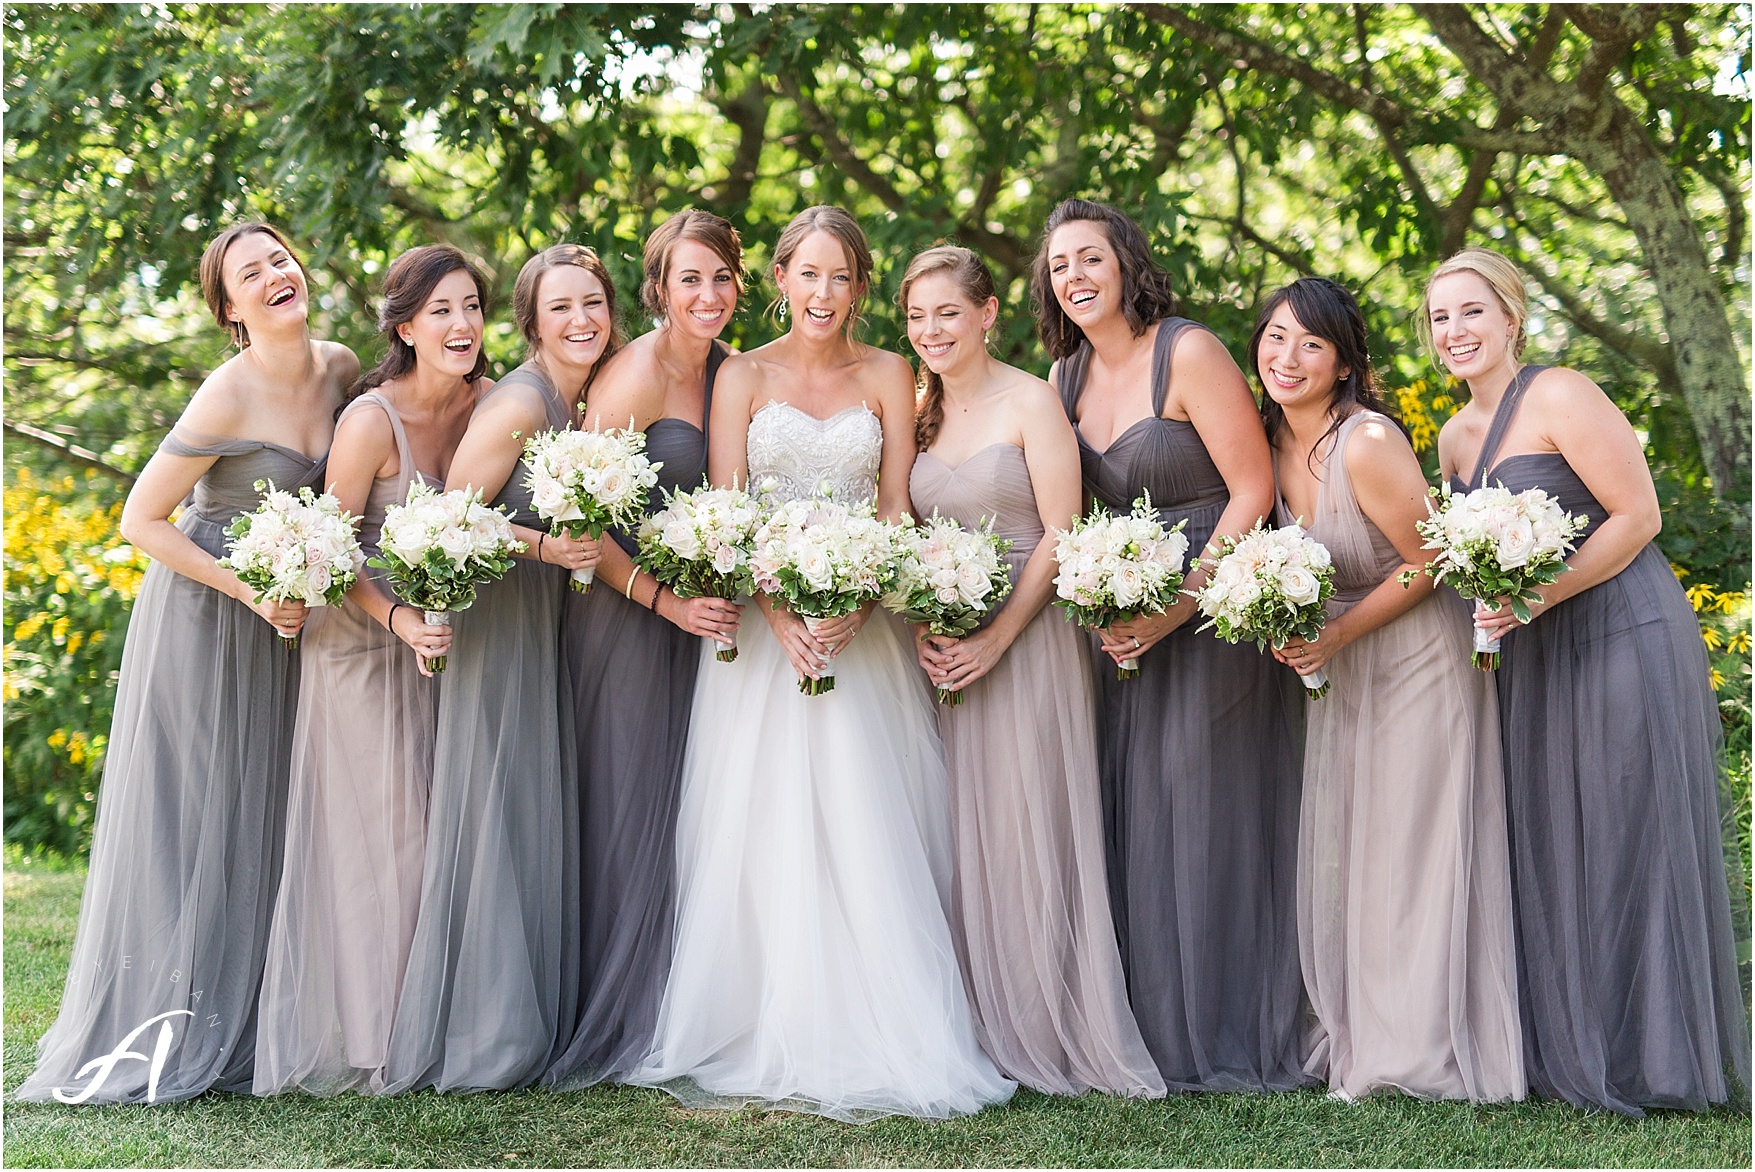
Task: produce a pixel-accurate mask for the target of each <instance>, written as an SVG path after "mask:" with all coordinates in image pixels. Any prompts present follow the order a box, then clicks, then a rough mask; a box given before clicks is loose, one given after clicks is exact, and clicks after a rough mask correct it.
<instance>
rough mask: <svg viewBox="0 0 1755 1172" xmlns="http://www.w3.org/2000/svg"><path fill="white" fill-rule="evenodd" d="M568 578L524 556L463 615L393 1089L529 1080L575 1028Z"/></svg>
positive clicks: (396, 1041) (401, 1006)
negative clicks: (563, 656) (563, 659)
mask: <svg viewBox="0 0 1755 1172" xmlns="http://www.w3.org/2000/svg"><path fill="white" fill-rule="evenodd" d="M566 582H567V575H566V572H565V571H564V570H561V569H559V568H558V567H555V566H546V565H539V564H537V563H534V562H531V561H528V560H519V561H517V562H515V563H513V566H512V569H511V571H510V572H508V573H507V575H506V576H505V577H504V578H502V579H500V580H499V581H498V582H493V583H490V584H488V585H486V586H484V587H482V588H481V591H480V593H479V594H478V596H477V598H476V602H475V605H474V606H472V607H470V608H469V609H468V610H463V611H459V612H457V614H456V615H455V617H454V619H453V624H452V638H451V652H450V655H449V657H448V662H447V664H446V669H445V673H444V680H443V682H442V684H441V685H440V690H439V692H440V699H439V715H438V727H437V732H436V734H435V748H434V753H433V786H432V794H431V797H430V799H429V802H428V822H427V852H426V863H425V867H424V870H423V872H422V876H421V896H420V913H419V917H418V919H417V921H416V924H415V930H414V941H413V943H412V945H411V946H410V950H409V959H408V966H407V969H406V972H405V974H404V977H403V981H402V994H401V997H400V1000H399V1001H398V1003H397V1007H396V1020H395V1024H394V1025H393V1026H392V1028H391V1034H390V1054H389V1058H388V1060H387V1062H386V1068H385V1088H384V1089H385V1090H387V1091H389V1092H392V1093H395V1092H400V1091H406V1090H412V1089H415V1088H419V1087H425V1086H433V1087H437V1088H438V1089H439V1090H442V1091H449V1090H458V1091H468V1090H490V1089H493V1090H498V1089H505V1088H508V1087H517V1086H522V1085H524V1084H526V1083H530V1082H533V1081H535V1080H536V1079H537V1078H539V1077H541V1075H542V1073H543V1072H544V1071H546V1070H547V1069H548V1068H549V1066H550V1065H551V1064H552V1063H553V1061H554V1059H555V1058H556V1057H557V1056H558V1055H559V1052H560V1047H561V1046H564V1045H565V1043H566V1040H567V1039H568V1038H570V1037H571V1036H572V1033H573V1025H574V1017H575V1015H576V1013H577V1012H578V998H579V907H578V900H577V896H576V892H577V891H578V888H579V871H578V868H579V839H578V825H579V814H578V805H577V794H576V792H575V791H574V788H573V785H574V782H573V778H574V769H573V763H572V755H573V727H572V696H571V688H570V687H569V686H568V684H567V681H566V677H565V676H564V675H562V673H561V671H560V651H559V647H558V645H557V644H558V641H559V637H560V615H561V596H562V594H563V592H564V591H565V590H566V589H567V584H566Z"/></svg>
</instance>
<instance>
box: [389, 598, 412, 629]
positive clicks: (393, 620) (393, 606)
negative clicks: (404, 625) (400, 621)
mask: <svg viewBox="0 0 1755 1172" xmlns="http://www.w3.org/2000/svg"><path fill="white" fill-rule="evenodd" d="M407 605H408V603H406V602H392V603H391V604H390V613H389V614H387V615H385V616H384V629H385V630H386V631H389V632H390V633H391V634H392V635H394V634H396V608H397V607H399V606H407Z"/></svg>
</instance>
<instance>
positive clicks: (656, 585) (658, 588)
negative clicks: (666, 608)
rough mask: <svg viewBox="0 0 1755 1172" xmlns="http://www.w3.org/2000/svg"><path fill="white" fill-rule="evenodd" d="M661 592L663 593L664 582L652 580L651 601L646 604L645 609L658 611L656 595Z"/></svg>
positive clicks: (654, 612) (655, 612)
mask: <svg viewBox="0 0 1755 1172" xmlns="http://www.w3.org/2000/svg"><path fill="white" fill-rule="evenodd" d="M662 593H664V583H663V582H653V583H652V601H651V602H650V603H648V604H647V605H646V609H647V610H649V611H651V612H652V613H653V614H657V613H658V596H659V595H660V594H662Z"/></svg>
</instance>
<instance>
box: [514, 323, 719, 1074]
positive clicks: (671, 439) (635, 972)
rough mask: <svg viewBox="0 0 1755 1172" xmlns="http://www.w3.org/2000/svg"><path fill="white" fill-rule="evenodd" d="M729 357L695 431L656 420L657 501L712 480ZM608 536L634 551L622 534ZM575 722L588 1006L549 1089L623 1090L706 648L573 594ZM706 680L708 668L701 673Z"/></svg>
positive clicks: (592, 596) (596, 595)
mask: <svg viewBox="0 0 1755 1172" xmlns="http://www.w3.org/2000/svg"><path fill="white" fill-rule="evenodd" d="M729 353H730V351H729V350H727V349H726V348H725V347H724V346H722V345H720V344H718V343H715V344H714V346H713V350H712V352H711V354H710V355H709V357H708V359H707V381H706V387H705V390H704V392H703V397H702V405H701V426H700V427H696V426H695V425H694V424H692V423H690V422H688V421H687V420H684V419H674V418H665V419H659V420H655V421H654V422H653V424H652V426H650V427H648V428H647V429H646V454H647V456H649V457H650V458H651V459H653V460H658V461H662V462H663V464H664V467H663V468H661V469H659V471H658V487H657V488H656V489H654V490H653V492H652V494H651V496H650V498H649V500H648V508H647V511H648V512H655V511H657V510H658V509H661V508H663V507H664V500H663V496H662V492H674V491H677V490H679V489H683V490H686V489H693V488H698V487H699V486H700V484H701V478H702V477H703V476H704V475H706V472H707V433H706V428H707V421H708V417H709V415H710V413H711V411H712V406H713V380H714V378H715V376H716V375H717V374H718V373H719V365H720V363H722V362H724V361H725V357H726V355H727V354H729ZM612 536H613V537H614V538H615V540H616V541H617V542H619V543H620V544H621V545H622V547H623V548H624V549H626V550H627V551H628V552H629V553H630V554H632V553H633V552H634V542H632V541H631V540H629V538H628V537H627V535H625V534H621V533H613V534H612ZM561 647H562V659H563V661H564V663H565V671H566V673H567V675H568V677H569V679H570V680H571V683H572V691H573V702H574V711H575V712H576V713H577V723H576V725H575V734H574V735H575V743H576V745H577V760H578V768H579V774H578V787H579V816H580V826H579V853H580V869H581V873H582V874H581V880H580V886H579V888H578V889H577V891H576V892H575V893H574V898H575V899H576V900H577V902H578V904H579V908H580V915H581V924H580V940H581V948H582V951H581V957H580V964H581V968H580V978H579V993H580V997H581V999H582V1002H583V1004H582V1006H581V1008H580V1014H579V1024H578V1028H577V1029H576V1030H575V1031H574V1033H573V1036H572V1040H571V1042H570V1043H569V1044H568V1046H567V1048H566V1050H565V1052H564V1053H562V1055H561V1057H560V1058H559V1059H558V1060H557V1061H556V1062H555V1064H554V1066H553V1067H552V1068H551V1069H550V1070H549V1072H548V1074H547V1075H545V1076H544V1079H543V1081H544V1082H546V1083H549V1084H551V1085H560V1086H565V1087H580V1086H588V1085H590V1084H591V1083H595V1082H600V1081H602V1080H604V1079H620V1078H622V1077H623V1076H625V1075H627V1074H629V1073H631V1072H632V1071H633V1070H634V1068H635V1067H636V1066H638V1065H639V1062H640V1059H641V1058H643V1057H644V1056H645V1054H646V1051H647V1050H648V1049H649V1048H650V1047H651V1044H652V1034H653V1030H654V1029H655V1028H656V1026H657V1023H658V1004H659V1001H660V1000H661V999H662V998H663V996H664V980H665V976H666V975H667V974H668V973H669V971H670V936H671V923H672V919H673V915H674V912H675V907H674V904H675V899H676V813H677V801H678V796H679V794H680V790H681V785H682V762H683V749H684V748H685V747H686V746H687V744H688V734H689V712H690V710H691V709H692V708H693V706H694V697H695V672H696V670H697V669H698V668H699V666H700V663H701V640H700V638H699V636H696V635H691V634H689V633H688V632H687V631H684V630H683V629H682V628H680V627H678V626H676V624H674V623H672V622H671V621H670V620H669V619H665V618H660V617H659V616H658V615H656V614H654V613H653V612H652V611H650V610H648V609H646V607H644V606H642V605H641V604H640V603H638V602H631V601H629V600H628V598H627V596H626V595H623V594H621V593H619V592H618V591H616V590H615V589H614V588H613V587H609V588H599V589H595V590H592V591H591V592H590V593H589V594H580V593H578V592H576V591H568V593H567V601H566V605H565V608H564V614H563V617H562V621H561ZM709 670H711V668H709Z"/></svg>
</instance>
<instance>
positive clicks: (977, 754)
mask: <svg viewBox="0 0 1755 1172" xmlns="http://www.w3.org/2000/svg"><path fill="white" fill-rule="evenodd" d="M900 300H901V303H902V310H903V313H904V314H905V315H906V317H907V322H908V340H909V341H910V342H911V343H913V345H914V349H915V352H916V353H918V354H919V355H920V362H921V371H920V383H921V398H920V413H919V417H918V420H917V421H916V424H915V431H916V437H917V439H918V442H919V445H920V449H921V450H920V454H919V456H917V457H916V458H915V461H914V470H913V475H912V476H911V478H910V488H911V492H912V496H913V506H914V513H915V516H918V517H924V516H930V515H931V514H932V513H933V512H934V511H937V512H939V513H941V514H942V515H944V516H946V517H949V518H952V519H953V520H956V521H957V522H959V523H961V524H963V525H966V526H969V527H971V528H973V527H975V526H978V525H980V524H981V523H982V522H983V521H984V520H987V519H992V521H993V526H994V532H995V533H997V534H998V535H999V536H1001V537H1005V538H1009V539H1010V540H1011V541H1012V548H1011V550H1010V551H1009V552H1008V553H1007V555H1006V560H1007V562H1008V563H1009V569H1010V572H1011V576H1012V581H1013V593H1012V595H1011V596H1010V597H1009V598H1008V599H1007V600H1006V601H1005V602H1004V603H1003V604H1002V605H1001V606H1000V608H999V610H998V611H997V612H996V613H995V614H994V615H992V616H990V618H989V620H988V622H987V623H986V624H985V625H984V626H983V627H982V629H981V630H979V631H977V632H976V633H974V634H972V635H970V636H968V637H967V638H963V639H951V638H946V637H944V636H933V637H931V638H930V639H927V640H923V641H922V643H921V646H920V665H921V666H922V667H923V668H925V669H926V672H927V674H928V675H929V676H930V677H931V678H932V682H933V683H934V684H936V685H938V686H939V687H945V688H956V689H961V690H962V692H963V703H961V704H960V705H957V706H955V707H950V706H942V705H941V706H940V707H939V709H938V727H939V733H940V735H941V736H942V737H943V738H944V746H945V764H946V766H947V768H948V770H949V772H950V794H951V830H952V833H953V835H954V842H955V848H956V849H955V871H954V879H953V884H952V903H953V914H952V917H951V921H952V924H953V925H954V926H955V927H956V928H957V929H958V932H957V944H958V951H959V953H960V954H961V957H960V959H961V960H962V967H963V973H964V980H965V983H966V984H967V985H968V987H969V993H970V1001H971V1002H972V1004H973V1007H974V1010H975V1032H976V1036H977V1038H978V1039H979V1040H980V1042H981V1048H982V1049H984V1050H986V1051H987V1053H988V1055H989V1056H990V1057H991V1058H992V1059H993V1060H994V1062H995V1063H996V1064H997V1065H998V1066H999V1068H1000V1072H1001V1073H1002V1074H1004V1075H1005V1076H1006V1077H1007V1078H1011V1079H1014V1080H1016V1081H1018V1082H1021V1083H1023V1084H1024V1085H1025V1086H1029V1087H1032V1088H1034V1089H1036V1090H1038V1091H1041V1092H1043V1093H1045V1094H1052V1095H1078V1094H1083V1093H1084V1092H1086V1091H1088V1090H1092V1089H1093V1088H1094V1089H1097V1090H1103V1091H1108V1092H1110V1093H1112V1094H1120V1095H1154V1096H1156V1095H1162V1094H1163V1093H1164V1080H1163V1079H1162V1078H1161V1077H1159V1075H1158V1070H1157V1067H1156V1066H1154V1065H1153V1064H1152V1058H1151V1055H1150V1054H1148V1053H1147V1052H1146V1045H1145V1042H1144V1041H1143V1040H1142V1039H1141V1037H1140V1031H1139V1026H1138V1025H1136V1024H1135V1023H1134V1019H1133V1012H1132V1011H1131V1010H1130V1009H1128V1006H1127V987H1126V983H1125V981H1124V980H1123V978H1122V973H1121V956H1120V954H1119V953H1118V952H1117V951H1116V945H1115V926H1114V922H1113V921H1112V919H1111V918H1110V914H1109V900H1108V884H1107V882H1106V880H1105V878H1104V863H1103V811H1102V805H1101V802H1100V800H1099V798H1098V796H1097V734H1096V728H1095V723H1094V719H1093V712H1092V694H1091V686H1090V680H1089V676H1088V674H1087V669H1086V665H1085V651H1084V648H1083V647H1082V646H1080V644H1081V639H1080V638H1079V634H1078V631H1077V630H1076V629H1075V628H1074V627H1073V626H1071V625H1070V624H1068V623H1066V622H1064V621H1062V619H1061V617H1060V616H1059V615H1057V614H1053V613H1051V612H1050V611H1048V610H1047V609H1045V607H1046V604H1047V602H1048V600H1049V598H1050V596H1051V595H1052V594H1053V592H1054V572H1055V570H1054V543H1053V542H1052V541H1051V540H1050V541H1045V540H1043V537H1044V534H1045V533H1046V532H1047V531H1048V530H1050V529H1066V528H1068V527H1070V526H1071V524H1072V521H1073V519H1074V518H1075V517H1076V516H1077V515H1078V512H1079V449H1078V443H1077V441H1076V440H1074V438H1073V433H1072V428H1071V427H1070V426H1068V424H1067V421H1066V417H1065V415H1063V414H1062V413H1061V410H1060V404H1059V403H1058V402H1057V401H1056V399H1055V397H1054V392H1053V391H1052V390H1051V389H1050V388H1049V386H1048V384H1047V383H1045V382H1043V381H1042V380H1041V379H1039V378H1035V377H1032V376H1031V375H1028V374H1025V373H1024V372H1023V371H1021V370H1018V369H1017V368H1015V367H1012V366H1007V365H1006V364H1004V363H1002V362H998V361H995V360H994V359H993V358H992V357H991V356H990V355H989V354H988V352H987V347H986V333H987V331H988V330H990V329H991V328H992V327H993V323H994V319H995V318H996V317H997V316H998V313H999V298H998V297H997V296H996V295H995V294H994V288H993V276H992V274H991V273H989V272H988V270H987V266H986V265H985V264H983V263H982V262H981V259H980V258H979V257H977V256H976V255H975V254H974V253H973V252H971V251H969V250H968V249H966V248H959V247H956V246H952V245H946V246H941V247H938V248H932V249H928V250H927V251H926V252H923V253H921V254H920V255H919V256H917V257H915V258H914V262H913V263H912V264H910V265H909V266H908V271H907V273H906V274H904V276H903V277H902V293H901V298H900ZM1044 681H1055V686H1053V687H1050V688H1045V687H1044V686H1043V684H1044Z"/></svg>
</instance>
